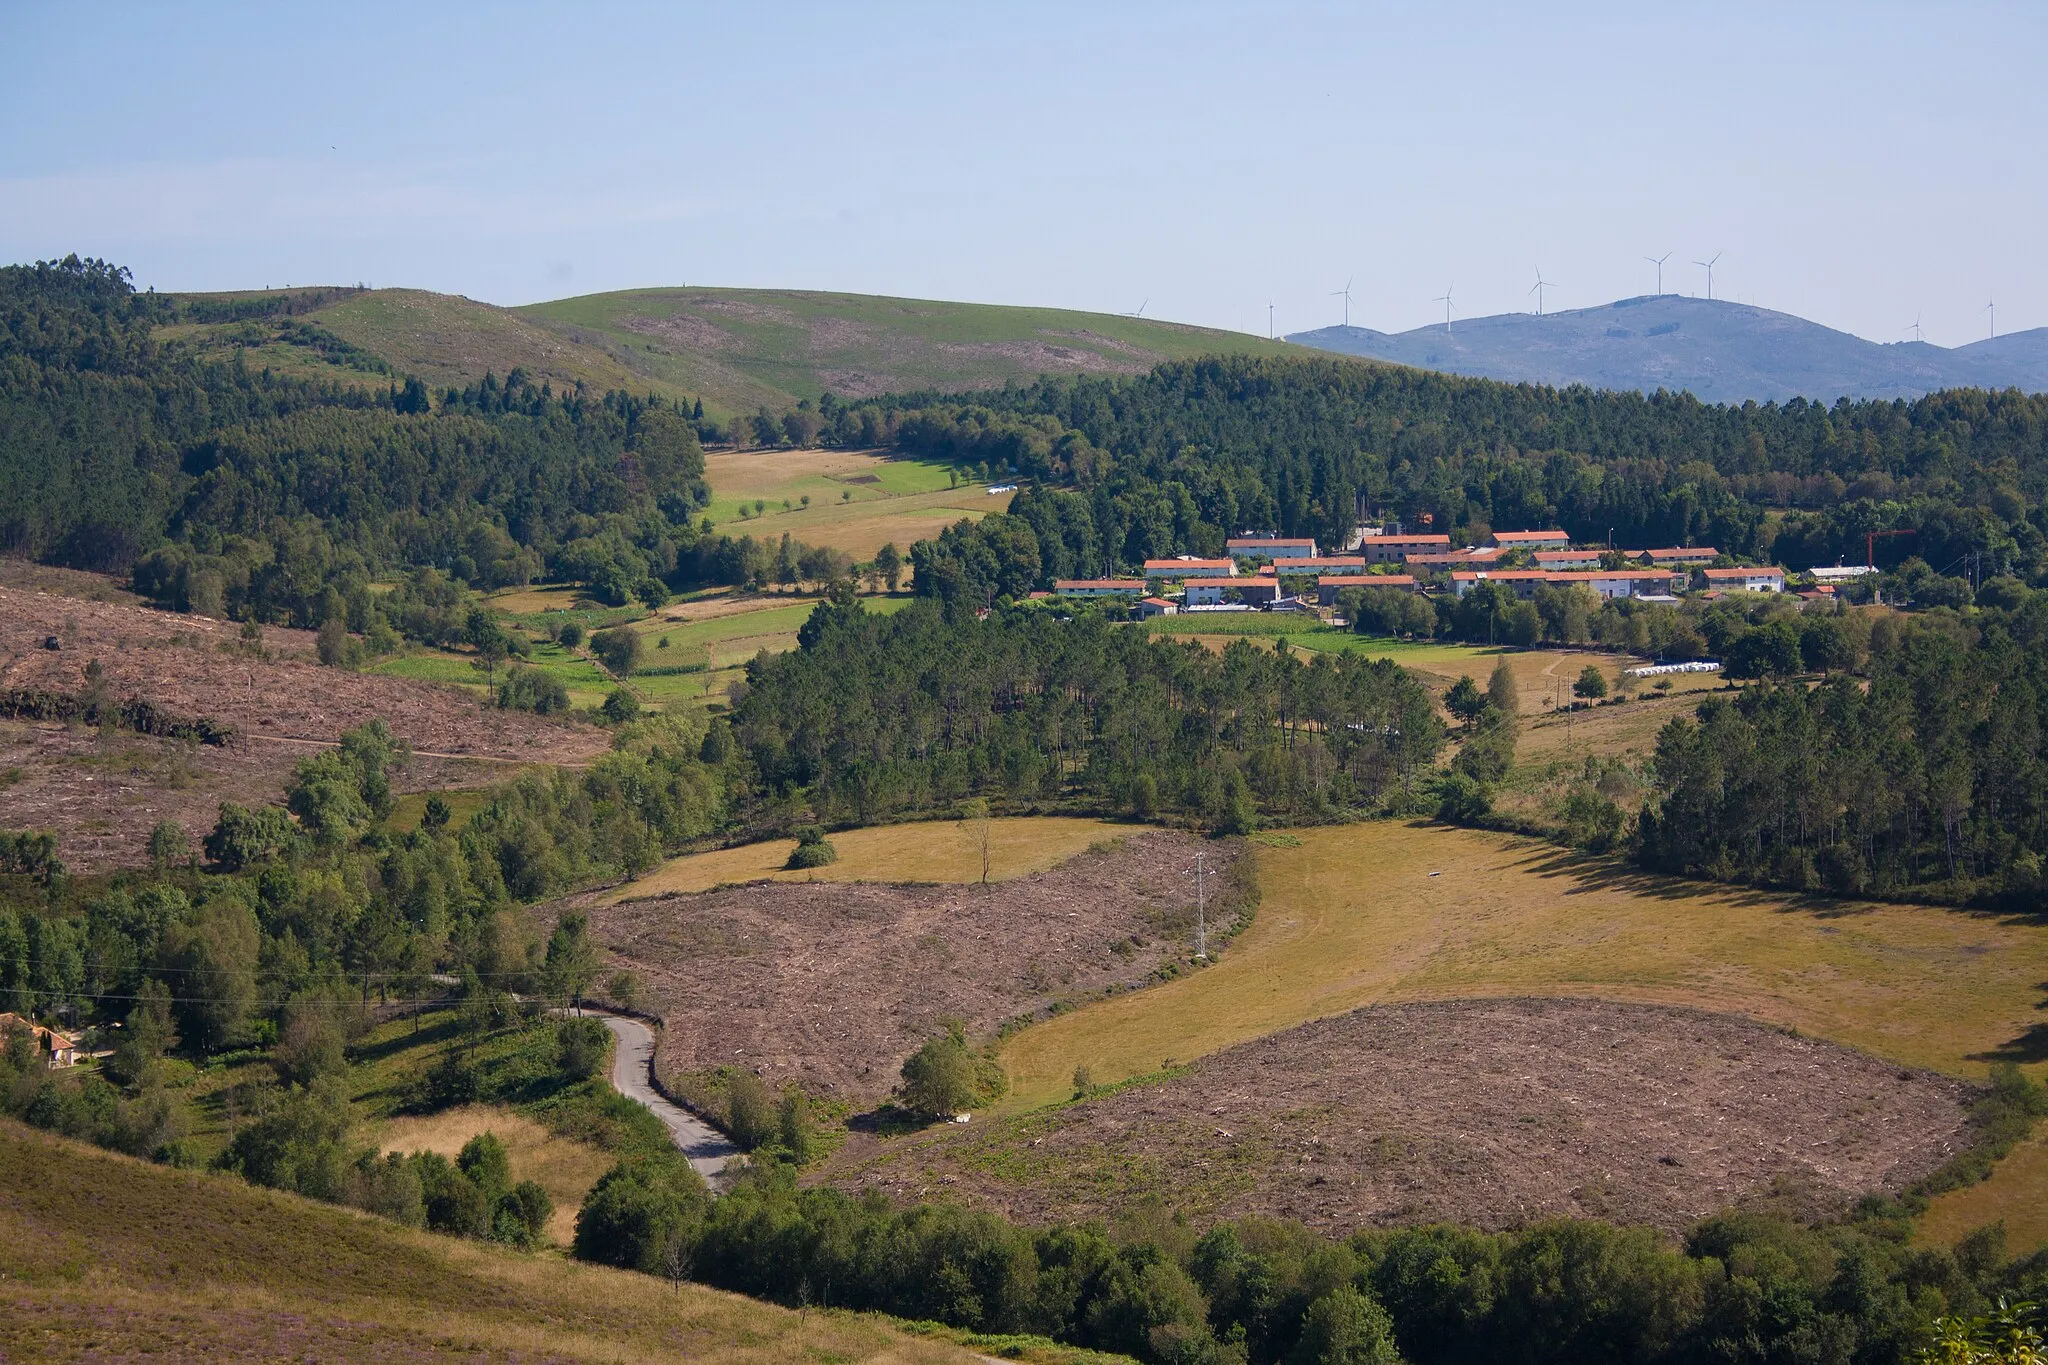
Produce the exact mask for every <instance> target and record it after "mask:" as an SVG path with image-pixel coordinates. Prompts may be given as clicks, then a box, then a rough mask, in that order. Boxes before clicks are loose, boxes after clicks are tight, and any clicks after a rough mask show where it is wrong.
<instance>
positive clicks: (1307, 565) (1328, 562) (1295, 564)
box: [1271, 555, 1365, 574]
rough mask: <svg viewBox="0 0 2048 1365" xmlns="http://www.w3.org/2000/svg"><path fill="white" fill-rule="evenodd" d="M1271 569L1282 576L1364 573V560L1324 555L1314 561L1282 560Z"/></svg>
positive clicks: (1357, 557) (1355, 557)
mask: <svg viewBox="0 0 2048 1365" xmlns="http://www.w3.org/2000/svg"><path fill="white" fill-rule="evenodd" d="M1271 567H1273V568H1276V569H1278V570H1279V571H1280V572H1281V573H1283V574H1328V573H1364V572H1365V560H1364V559H1363V558H1361V557H1359V556H1357V555H1325V556H1319V557H1318V558H1315V559H1283V560H1281V561H1280V562H1279V563H1277V564H1275V565H1272V566H1271Z"/></svg>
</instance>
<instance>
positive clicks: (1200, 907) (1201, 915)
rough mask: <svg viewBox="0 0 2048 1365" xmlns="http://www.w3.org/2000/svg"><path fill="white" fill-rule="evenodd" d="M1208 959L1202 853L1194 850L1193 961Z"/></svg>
mask: <svg viewBox="0 0 2048 1365" xmlns="http://www.w3.org/2000/svg"><path fill="white" fill-rule="evenodd" d="M1208 960H1209V903H1208V900H1207V898H1206V897H1205V896H1204V895H1203V894H1202V854H1201V851H1200V850H1199V849H1198V850H1196V852H1195V961H1197V962H1207V961H1208Z"/></svg>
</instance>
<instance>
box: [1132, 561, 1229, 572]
mask: <svg viewBox="0 0 2048 1365" xmlns="http://www.w3.org/2000/svg"><path fill="white" fill-rule="evenodd" d="M1236 567H1237V561H1236V560H1234V559H1148V560H1146V561H1145V572H1146V573H1151V572H1152V571H1153V570H1154V569H1164V570H1166V571H1167V572H1168V573H1199V572H1201V571H1203V570H1205V569H1234V568H1236Z"/></svg>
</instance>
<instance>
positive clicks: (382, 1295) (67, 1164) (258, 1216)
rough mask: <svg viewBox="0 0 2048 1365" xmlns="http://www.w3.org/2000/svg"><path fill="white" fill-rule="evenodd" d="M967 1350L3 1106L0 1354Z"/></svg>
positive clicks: (670, 1354) (830, 1357)
mask: <svg viewBox="0 0 2048 1365" xmlns="http://www.w3.org/2000/svg"><path fill="white" fill-rule="evenodd" d="M145 1355H146V1356H149V1357H150V1358H152V1359H168V1360H211V1361H242V1360H249V1361H254V1360H287V1359H290V1360H313V1359H320V1360H399V1359H404V1360H441V1359H461V1360H465V1361H480V1360H494V1361H495V1360H513V1359H518V1360H536V1359H546V1360H559V1361H581V1360H593V1361H599V1360H601V1361H617V1360H678V1361H680V1360H690V1361H714V1362H733V1363H734V1365H740V1363H741V1362H744V1363H745V1365H754V1363H755V1362H760V1363H761V1365H767V1363H768V1362H781V1361H792V1362H794V1361H806V1362H812V1361H821V1360H823V1361H840V1362H852V1361H890V1362H904V1363H905V1365H910V1363H911V1362H918V1363H922V1362H931V1365H939V1363H940V1362H950V1361H968V1360H972V1359H974V1358H975V1357H974V1356H973V1355H972V1354H971V1353H970V1352H968V1351H967V1350H965V1349H963V1348H961V1347H959V1346H957V1345H954V1344H953V1343H951V1342H949V1341H945V1340H940V1339H936V1338H924V1339H920V1338H917V1337H913V1336H910V1335H907V1334H906V1333H904V1332H902V1331H901V1330H898V1329H897V1328H896V1327H894V1326H892V1325H891V1324H889V1323H887V1322H885V1321H883V1320H881V1319H878V1318H873V1317H865V1316H853V1315H848V1314H842V1313H820V1312H810V1313H807V1314H798V1313H795V1312H791V1311H789V1310H787V1309H782V1308H777V1307H774V1306H772V1305H769V1304H764V1303H759V1302H756V1301H754V1300H751V1299H745V1298H740V1297H738V1296H735V1295H732V1294H723V1293H719V1292H716V1291H714V1290H709V1289H702V1288H699V1287H697V1286H695V1285H682V1286H680V1287H671V1286H669V1285H666V1284H664V1283H662V1282H661V1281H659V1280H656V1279H654V1278H652V1277H650V1276H645V1275H635V1274H632V1273H629V1272H626V1271H617V1270H604V1269H600V1268H597V1267H594V1266H585V1265H579V1264H576V1263H574V1262H568V1261H564V1260H562V1259H560V1258H558V1257H553V1256H539V1255H522V1254H520V1253H517V1252H512V1251H506V1250H502V1249H499V1248H495V1247H491V1246H487V1245H484V1244H481V1243H476V1242H464V1241H459V1240H457V1239H455V1238H451V1237H441V1236H436V1235H434V1234H431V1233H424V1232H412V1231H408V1230H407V1229H405V1228H402V1227H399V1226H398V1225H396V1224H393V1223H386V1222H383V1221H380V1220H378V1219H376V1218H372V1217H370V1216H368V1215H366V1214H360V1213H354V1212H351V1211H349V1210H347V1209H340V1208H334V1207H330V1206H328V1205H325V1204H316V1203H313V1202H311V1201H309V1200H305V1199H300V1198H298V1197H296V1196H293V1195H286V1194H278V1193H275V1192H273V1191H269V1190H260V1189H255V1188H253V1187H251V1186H248V1185H244V1184H243V1183H242V1182H241V1181H239V1180H235V1179H232V1178H228V1177H224V1176H210V1175H203V1174H200V1173H197V1172H193V1171H179V1170H172V1169H169V1168H166V1167H161V1166H150V1165H146V1164H144V1163H142V1162H139V1161H135V1160H133V1159H131V1158H128V1157H123V1156H116V1155H114V1154H112V1153H109V1152H103V1151H99V1150H97V1149H95V1148H90V1147H84V1146H80V1145H79V1144H77V1143H73V1142H68V1141H66V1140H64V1139H62V1138H57V1137H52V1136H49V1135H48V1134H44V1133H39V1132H36V1131H35V1130H33V1129H29V1128H25V1127H22V1126H20V1125H19V1124H15V1123H12V1122H7V1121H0V1359H6V1360H76V1359H109V1358H118V1359H128V1358H131V1357H140V1356H145Z"/></svg>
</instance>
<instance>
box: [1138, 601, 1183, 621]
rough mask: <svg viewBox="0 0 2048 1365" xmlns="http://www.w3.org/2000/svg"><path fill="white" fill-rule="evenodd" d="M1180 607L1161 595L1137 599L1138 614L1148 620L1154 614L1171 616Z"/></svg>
mask: <svg viewBox="0 0 2048 1365" xmlns="http://www.w3.org/2000/svg"><path fill="white" fill-rule="evenodd" d="M1179 610H1180V608H1179V607H1177V606H1175V605H1174V604H1173V603H1171V602H1169V601H1167V600H1166V599H1165V598H1163V597H1141V598H1139V599H1138V615H1139V616H1141V617H1143V618H1144V619H1145V620H1147V621H1149V620H1151V619H1152V618H1153V617H1155V616H1171V615H1173V614H1174V613H1175V612H1177V611H1179Z"/></svg>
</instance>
